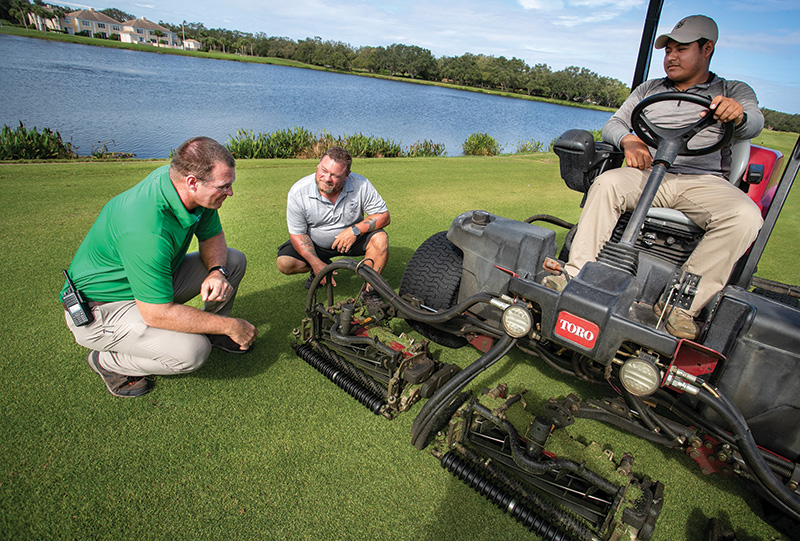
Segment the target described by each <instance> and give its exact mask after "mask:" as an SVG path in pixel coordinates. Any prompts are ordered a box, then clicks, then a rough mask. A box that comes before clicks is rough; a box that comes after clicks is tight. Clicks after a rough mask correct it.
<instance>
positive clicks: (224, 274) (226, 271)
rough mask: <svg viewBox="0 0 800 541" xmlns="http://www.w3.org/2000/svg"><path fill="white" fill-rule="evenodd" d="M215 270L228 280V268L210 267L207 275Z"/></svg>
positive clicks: (220, 266)
mask: <svg viewBox="0 0 800 541" xmlns="http://www.w3.org/2000/svg"><path fill="white" fill-rule="evenodd" d="M216 270H218V271H219V272H221V273H222V276H224V277H225V279H227V278H228V268H227V267H225V266H224V265H217V266H216V267H211V268H210V269H208V274H211V273H212V272H214V271H216Z"/></svg>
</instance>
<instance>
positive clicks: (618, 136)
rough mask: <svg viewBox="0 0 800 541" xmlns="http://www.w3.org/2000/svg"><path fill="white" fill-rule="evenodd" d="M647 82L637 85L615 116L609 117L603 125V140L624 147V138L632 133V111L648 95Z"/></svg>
mask: <svg viewBox="0 0 800 541" xmlns="http://www.w3.org/2000/svg"><path fill="white" fill-rule="evenodd" d="M649 88H650V87H649V85H648V84H647V83H643V84H640V85H639V86H637V87H636V88H635V89H634V91H633V92H631V95H630V96H628V99H626V100H625V102H624V103H623V104H622V106H621V107H620V108H619V109H617V112H616V113H614V116H612V117H611V118H609V119H608V122H606V125H605V126H603V141H605V142H606V143H611V144H612V145H614V146H615V147H617V148H620V149H621V148H622V147H621V146H620V142H621V141H622V138H623V137H625V136H626V135H628V134H630V133H631V113H633V110H634V108H635V107H636V105H637V104H638V103H639V102H640V101H642V100H643V99H644V98H646V97H647V95H648V94H647V90H648V89H649Z"/></svg>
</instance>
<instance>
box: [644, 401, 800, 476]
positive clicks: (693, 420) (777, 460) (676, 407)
mask: <svg viewBox="0 0 800 541" xmlns="http://www.w3.org/2000/svg"><path fill="white" fill-rule="evenodd" d="M651 399H655V402H656V404H658V405H660V406H662V407H664V408H666V409H668V410H669V411H671V412H673V413H675V414H676V415H678V416H679V417H681V418H682V419H684V420H685V421H686V422H688V423H690V424H692V425H694V426H696V427H698V428H700V429H702V430H703V431H704V432H707V433H708V434H711V435H713V436H714V438H716V439H717V440H719V441H721V442H724V443H729V444H731V445H732V446H733V447H734V448H736V442H735V441H734V439H733V437H731V435H730V434H728V433H727V432H726V431H724V430H721V429H720V428H719V427H716V426H714V425H713V424H711V423H709V422H708V421H707V420H706V419H704V418H702V417H701V416H700V415H698V414H697V412H696V411H694V410H692V409H691V408H688V407H687V406H686V405H685V404H683V403H681V402H678V401H677V399H676V397H675V396H673V395H671V394H669V393H667V392H665V391H663V390H659V391H658V392H657V393H656V394H655V395H653V396H652V397H651ZM759 451H760V452H761V456H762V457H763V458H764V460H766V461H767V462H768V463H769V466H770V468H771V469H772V471H773V472H775V473H776V474H777V475H782V476H784V477H789V476H791V475H792V470H793V465H792V462H791V461H789V460H787V459H785V458H783V457H780V456H777V455H774V454H772V453H770V452H769V451H766V450H763V449H761V448H759Z"/></svg>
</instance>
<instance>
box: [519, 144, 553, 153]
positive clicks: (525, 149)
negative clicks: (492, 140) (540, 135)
mask: <svg viewBox="0 0 800 541" xmlns="http://www.w3.org/2000/svg"><path fill="white" fill-rule="evenodd" d="M515 152H516V153H517V154H536V153H537V152H546V149H545V148H544V143H542V142H541V141H519V142H518V143H517V147H516V149H515Z"/></svg>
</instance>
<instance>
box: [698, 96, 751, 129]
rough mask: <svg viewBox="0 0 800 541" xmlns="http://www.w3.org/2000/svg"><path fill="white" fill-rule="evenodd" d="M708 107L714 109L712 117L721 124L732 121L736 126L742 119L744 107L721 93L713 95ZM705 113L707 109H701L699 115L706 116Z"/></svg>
mask: <svg viewBox="0 0 800 541" xmlns="http://www.w3.org/2000/svg"><path fill="white" fill-rule="evenodd" d="M710 109H711V110H712V111H714V118H715V119H716V120H718V121H719V122H722V123H723V124H724V123H725V122H733V123H734V124H735V125H737V126H738V125H739V124H741V123H742V120H744V107H742V106H741V105H739V102H737V101H736V100H734V99H733V98H726V97H725V96H723V95H719V96H715V97H714V99H713V100H711V107H710ZM706 114H707V111H703V112H702V113H700V116H706Z"/></svg>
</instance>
